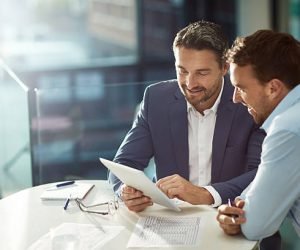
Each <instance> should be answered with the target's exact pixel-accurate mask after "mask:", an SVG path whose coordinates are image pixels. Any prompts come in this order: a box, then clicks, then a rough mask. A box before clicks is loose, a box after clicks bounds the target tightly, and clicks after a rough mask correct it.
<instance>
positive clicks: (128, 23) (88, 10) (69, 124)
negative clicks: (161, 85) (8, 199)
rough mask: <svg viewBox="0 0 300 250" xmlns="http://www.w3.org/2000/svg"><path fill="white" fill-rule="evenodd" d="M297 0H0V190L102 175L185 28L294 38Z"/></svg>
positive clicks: (168, 69) (299, 12) (167, 71)
mask: <svg viewBox="0 0 300 250" xmlns="http://www.w3.org/2000/svg"><path fill="white" fill-rule="evenodd" d="M299 18H300V0H251V1H247V0H21V1H20V0H1V1H0V59H1V70H0V79H1V80H0V88H1V91H0V95H1V98H0V117H1V123H0V133H1V143H0V171H1V177H0V190H1V193H2V196H6V195H7V194H9V193H13V192H15V191H18V190H20V189H23V188H26V187H30V186H32V185H38V184H43V183H48V182H53V181H60V180H67V179H74V178H77V179H79V178H83V179H105V178H106V170H105V169H104V168H103V167H101V166H100V163H99V162H98V157H99V156H101V157H104V158H108V159H112V158H113V156H114V154H115V152H116V150H117V148H118V146H119V145H120V143H121V141H122V139H123V137H124V135H125V134H126V132H127V131H128V130H129V129H130V127H131V124H132V120H133V117H134V114H135V111H136V107H137V106H138V104H139V102H140V101H141V100H142V95H143V91H144V89H145V87H146V86H147V85H149V84H151V83H153V82H156V81H160V80H166V79H170V78H175V70H174V59H173V54H172V42H173V39H174V36H175V34H176V33H177V32H178V30H180V29H181V28H182V27H184V26H186V25H187V24H189V23H191V22H194V21H197V20H200V19H204V20H209V21H214V22H216V23H219V24H221V25H222V26H223V28H224V30H225V32H226V34H227V36H228V38H229V40H230V41H233V40H234V38H235V37H236V35H247V34H249V33H252V32H253V31H255V30H257V29H260V28H271V29H275V30H280V31H286V32H290V33H292V34H293V35H295V36H296V37H299V36H300V27H299V26H300V22H299Z"/></svg>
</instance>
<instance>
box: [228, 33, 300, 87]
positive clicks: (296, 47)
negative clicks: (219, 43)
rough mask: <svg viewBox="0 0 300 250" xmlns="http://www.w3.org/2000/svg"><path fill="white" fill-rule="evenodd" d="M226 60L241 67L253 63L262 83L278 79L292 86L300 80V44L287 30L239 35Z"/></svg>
mask: <svg viewBox="0 0 300 250" xmlns="http://www.w3.org/2000/svg"><path fill="white" fill-rule="evenodd" d="M226 59H227V61H228V62H229V63H235V64H237V65H238V66H246V65H251V66H252V67H253V71H254V73H255V74H256V77H257V79H258V80H259V81H261V82H262V83H264V82H268V81H270V80H272V79H275V78H276V79H279V80H281V81H282V82H284V83H285V84H286V86H287V87H288V88H289V89H292V88H294V87H295V86H297V85H298V84H299V83H300V43H299V41H297V40H296V39H295V38H294V37H293V36H291V35H290V34H287V33H280V32H275V31H272V30H258V31H256V32H255V33H254V34H252V35H250V36H247V37H244V38H242V37H238V38H237V39H236V40H235V41H234V43H233V45H232V47H231V49H229V50H228V52H227V54H226Z"/></svg>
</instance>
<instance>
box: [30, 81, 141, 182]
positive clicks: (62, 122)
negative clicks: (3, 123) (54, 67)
mask: <svg viewBox="0 0 300 250" xmlns="http://www.w3.org/2000/svg"><path fill="white" fill-rule="evenodd" d="M53 85H54V84H52V85H51V84H49V86H53ZM145 87H146V84H144V83H122V84H103V83H102V81H101V80H99V79H98V80H97V78H95V79H94V81H89V82H88V81H86V82H85V81H83V79H81V78H80V77H79V78H77V79H75V82H74V83H72V85H69V84H68V83H64V84H60V86H58V84H56V87H43V88H38V89H35V97H36V114H35V115H33V116H32V121H31V125H32V128H31V129H32V134H33V136H32V138H33V141H32V145H33V147H32V151H33V174H34V175H33V179H34V185H37V184H42V183H48V182H53V181H59V180H68V179H106V178H107V171H106V169H105V168H104V167H101V166H100V162H99V160H98V158H99V157H103V158H107V159H112V158H113V157H114V155H115V153H116V151H117V149H118V147H119V145H120V144H121V142H122V140H123V138H124V137H125V135H126V133H127V132H128V130H129V129H130V128H131V126H132V121H133V119H134V116H135V113H136V109H137V107H138V105H139V103H140V101H141V100H142V96H143V91H144V89H145Z"/></svg>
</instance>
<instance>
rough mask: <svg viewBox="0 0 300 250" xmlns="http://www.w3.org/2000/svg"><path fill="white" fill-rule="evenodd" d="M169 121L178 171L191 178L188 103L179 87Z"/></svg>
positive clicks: (172, 104) (171, 107) (170, 110)
mask: <svg viewBox="0 0 300 250" xmlns="http://www.w3.org/2000/svg"><path fill="white" fill-rule="evenodd" d="M169 122H170V127H171V136H172V142H173V143H172V145H173V147H174V152H175V158H176V163H177V171H176V173H178V174H179V175H180V176H182V177H184V178H186V179H187V180H188V178H189V163H188V162H189V156H188V120H187V105H186V100H185V98H184V96H183V95H182V94H181V92H180V90H179V89H178V90H177V91H176V93H175V100H174V102H171V104H170V109H169Z"/></svg>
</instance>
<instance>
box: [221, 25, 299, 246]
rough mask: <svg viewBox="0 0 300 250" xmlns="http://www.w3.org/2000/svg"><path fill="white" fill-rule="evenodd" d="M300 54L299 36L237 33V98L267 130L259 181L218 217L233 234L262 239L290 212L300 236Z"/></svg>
mask: <svg viewBox="0 0 300 250" xmlns="http://www.w3.org/2000/svg"><path fill="white" fill-rule="evenodd" d="M299 58H300V43H299V42H298V41H297V40H296V39H294V38H293V37H292V36H291V35H289V34H285V33H277V32H273V31H270V30H260V31H257V32H255V33H254V34H252V35H250V36H247V37H245V38H237V39H236V41H235V43H234V45H233V47H232V48H231V49H230V50H229V51H228V53H227V59H228V61H229V62H230V71H231V81H232V84H233V85H234V87H235V92H234V102H236V103H242V104H244V105H245V106H246V107H247V108H248V112H249V113H250V114H251V115H252V116H253V118H254V120H255V122H256V123H258V124H260V125H262V126H261V127H262V128H263V129H264V130H265V132H266V133H267V136H266V138H265V140H264V142H263V146H262V154H261V163H260V165H259V168H258V171H257V174H256V177H255V178H254V180H253V182H252V183H251V184H250V185H249V186H248V187H247V188H246V189H245V190H244V192H243V193H242V195H241V196H240V197H238V198H237V199H236V200H235V206H229V205H222V206H220V207H219V213H218V216H217V220H218V221H219V224H220V226H221V227H222V229H223V230H224V232H225V233H227V234H231V235H234V234H238V233H240V232H242V233H243V234H244V235H245V236H246V237H247V238H248V239H250V240H261V239H263V238H266V237H268V236H270V235H272V234H273V233H274V232H276V231H277V230H278V229H279V227H280V225H281V224H282V222H283V220H284V218H285V217H286V216H289V217H291V219H292V221H293V225H294V227H295V230H296V232H297V233H298V235H299V237H300V150H299V149H300V61H299ZM241 129H242V128H241Z"/></svg>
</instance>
